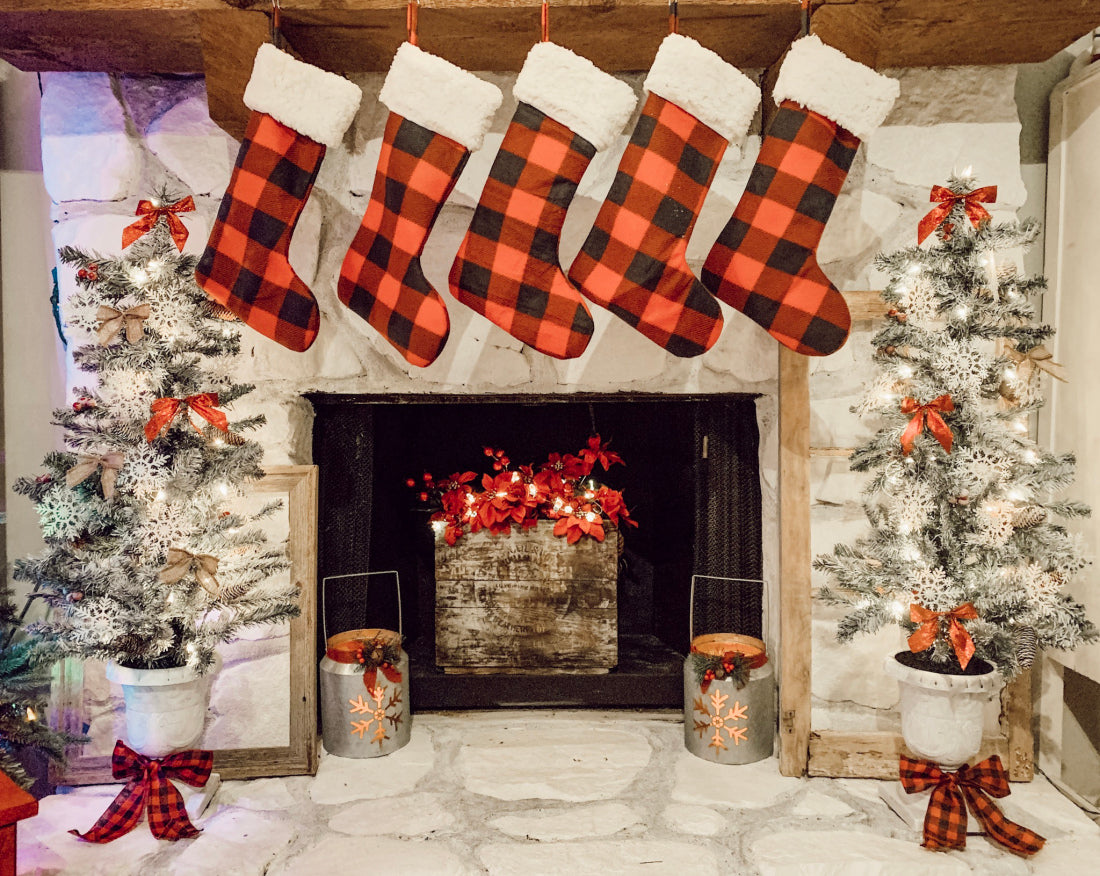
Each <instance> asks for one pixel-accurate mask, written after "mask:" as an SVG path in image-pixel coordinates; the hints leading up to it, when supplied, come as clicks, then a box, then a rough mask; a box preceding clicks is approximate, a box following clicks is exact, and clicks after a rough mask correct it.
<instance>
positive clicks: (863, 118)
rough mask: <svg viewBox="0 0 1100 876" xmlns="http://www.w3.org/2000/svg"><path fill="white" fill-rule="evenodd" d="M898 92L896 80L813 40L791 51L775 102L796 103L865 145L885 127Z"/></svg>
mask: <svg viewBox="0 0 1100 876" xmlns="http://www.w3.org/2000/svg"><path fill="white" fill-rule="evenodd" d="M900 90H901V86H899V85H898V83H897V80H894V79H891V78H889V77H888V76H883V75H882V74H881V73H876V72H875V71H874V70H872V69H871V68H870V67H866V66H864V65H863V64H860V63H859V62H858V61H853V60H852V59H851V58H849V57H847V56H846V55H844V53H843V52H840V51H837V50H836V49H834V48H832V47H830V46H827V45H825V43H823V42H822V41H821V39H820V38H819V37H817V36H815V35H810V36H806V37H802V39H800V40H797V41H796V42H795V43H794V45H792V46H791V51H790V53H789V54H788V55H787V58H786V60H785V61H784V62H783V66H782V67H781V68H780V70H779V76H778V77H777V78H776V81H775V92H774V94H773V95H772V96H773V97H774V98H775V102H776V103H781V102H782V101H784V100H793V101H794V102H795V103H797V104H799V105H801V106H803V107H805V108H806V109H808V110H812V111H813V112H815V113H820V114H821V115H823V116H825V117H826V118H827V119H831V120H832V121H834V122H836V123H837V124H838V125H840V126H841V127H844V128H847V129H848V130H849V131H851V132H852V133H853V134H855V135H856V136H857V137H859V139H860V140H866V139H867V137H868V135H869V134H870V133H871V132H872V131H874V130H875V128H877V127H878V126H879V125H881V124H882V120H883V119H885V118H886V114H887V113H889V112H890V107H892V106H893V105H894V101H895V100H897V97H898V93H899V91H900Z"/></svg>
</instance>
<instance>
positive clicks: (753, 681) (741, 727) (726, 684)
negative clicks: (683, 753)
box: [684, 576, 776, 764]
mask: <svg viewBox="0 0 1100 876" xmlns="http://www.w3.org/2000/svg"><path fill="white" fill-rule="evenodd" d="M698 577H712V576H693V577H692V587H691V602H692V605H691V621H690V631H689V635H690V637H691V649H690V651H689V653H688V655H687V657H686V658H684V745H685V746H686V747H687V750H688V751H690V752H691V753H692V754H694V755H695V756H696V757H699V758H702V759H703V760H708V761H711V762H712V763H720V764H745V763H753V762H754V761H758V760H763V759H764V758H766V757H771V755H772V751H773V747H774V743H775V726H776V725H775V720H776V702H775V672H774V669H773V667H772V664H771V661H769V660H768V654H767V647H766V646H765V644H764V642H762V641H761V640H760V639H757V638H754V637H752V636H745V635H740V634H737V633H732V632H708V633H705V634H703V635H696V634H695V608H696V606H695V579H696V578H698ZM719 580H723V581H727V582H731V583H737V584H760V585H761V587H763V586H764V582H763V581H757V580H752V581H747V580H745V579H737V578H729V579H719ZM764 597H765V598H766V590H765V592H764ZM762 604H763V600H762ZM764 610H765V615H766V607H765V609H764Z"/></svg>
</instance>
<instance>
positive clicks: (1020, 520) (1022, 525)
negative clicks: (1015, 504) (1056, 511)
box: [1012, 505, 1047, 529]
mask: <svg viewBox="0 0 1100 876" xmlns="http://www.w3.org/2000/svg"><path fill="white" fill-rule="evenodd" d="M1046 519H1047V512H1046V509H1045V508H1040V507H1039V506H1038V505H1028V506H1027V507H1026V508H1021V509H1020V510H1019V511H1017V512H1016V513H1015V514H1013V515H1012V525H1013V526H1015V527H1016V528H1017V529H1032V528H1033V527H1036V526H1038V525H1039V524H1040V523H1043V522H1044V521H1045V520H1046Z"/></svg>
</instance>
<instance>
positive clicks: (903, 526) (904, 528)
mask: <svg viewBox="0 0 1100 876" xmlns="http://www.w3.org/2000/svg"><path fill="white" fill-rule="evenodd" d="M912 531H913V527H912V526H910V525H909V524H908V523H906V522H905V521H904V520H903V521H902V522H901V523H899V524H898V532H900V533H901V534H902V535H908V534H909V533H910V532H912Z"/></svg>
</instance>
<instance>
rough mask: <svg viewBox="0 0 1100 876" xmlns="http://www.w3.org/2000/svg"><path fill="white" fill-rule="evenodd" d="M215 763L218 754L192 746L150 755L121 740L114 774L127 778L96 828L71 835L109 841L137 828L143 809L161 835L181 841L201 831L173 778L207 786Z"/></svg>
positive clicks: (114, 758) (113, 763) (113, 758)
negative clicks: (183, 749) (168, 753)
mask: <svg viewBox="0 0 1100 876" xmlns="http://www.w3.org/2000/svg"><path fill="white" fill-rule="evenodd" d="M213 766H214V752H212V751H200V750H198V749H190V750H188V751H177V752H176V753H175V754H170V755H168V757H165V758H158V757H145V755H143V754H138V753H137V752H136V751H133V750H131V749H130V748H129V747H127V745H126V744H125V743H124V742H123V741H122V740H121V739H120V740H118V741H117V742H116V743H115V750H114V753H113V754H112V755H111V775H113V776H114V777H115V778H116V779H127V782H126V786H125V787H124V788H123V789H122V790H121V791H119V792H118V796H117V797H115V799H114V800H112V801H111V804H110V805H109V806H108V807H107V811H106V812H104V813H103V814H102V815H101V816H100V817H99V821H97V822H96V823H95V824H94V825H92V828H91V830H89V831H88V832H87V833H80V831H78V830H70V831H69V833H71V834H73V835H74V836H78V837H80V838H81V839H82V840H86V841H87V842H90V843H109V842H111V840H115V839H118V838H119V837H120V836H123V835H125V834H127V833H129V832H130V831H131V830H133V829H134V828H135V827H137V825H138V823H139V822H140V821H141V813H142V810H143V809H147V810H148V813H149V830H151V831H152V833H153V836H155V837H156V838H157V839H167V840H178V839H186V838H188V837H193V836H198V835H199V833H200V832H201V831H199V829H198V828H197V827H195V825H193V824H192V823H191V819H189V818H188V817H187V810H186V809H185V808H184V806H183V797H182V796H181V795H180V792H179V790H178V789H177V788H176V786H175V785H173V784H172V783H171V782H170V781H168V780H169V779H179V780H180V781H181V782H186V783H187V784H188V785H192V786H194V787H196V788H202V787H204V786H205V785H206V780H207V779H209V778H210V770H211V769H213Z"/></svg>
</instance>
